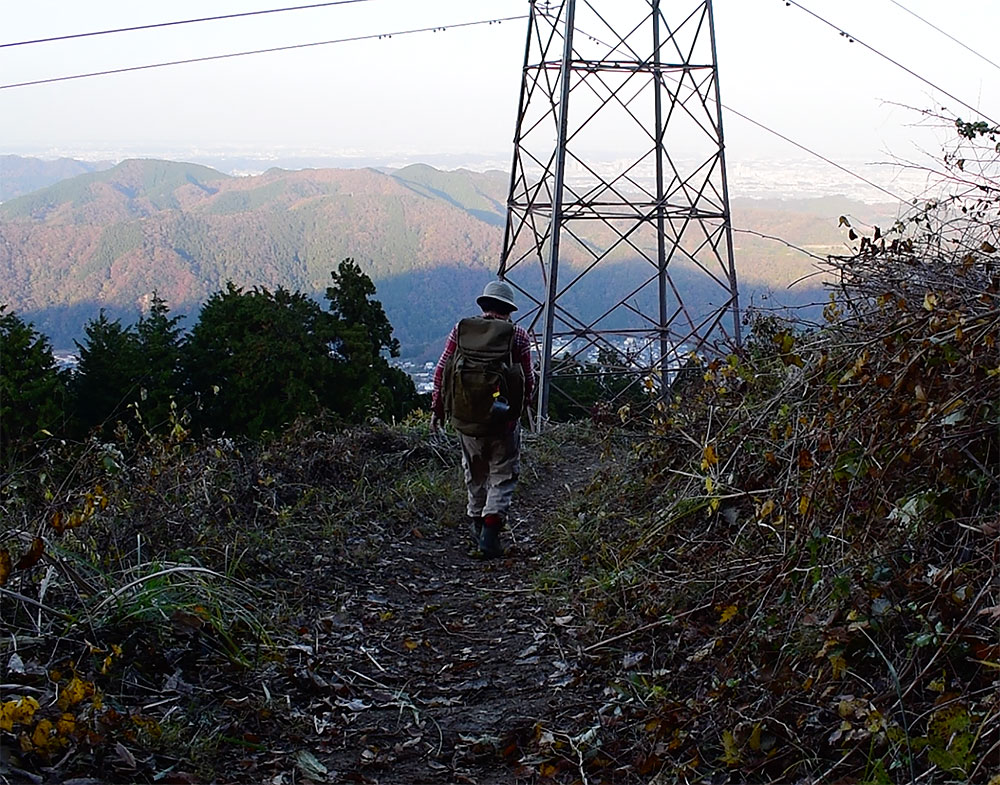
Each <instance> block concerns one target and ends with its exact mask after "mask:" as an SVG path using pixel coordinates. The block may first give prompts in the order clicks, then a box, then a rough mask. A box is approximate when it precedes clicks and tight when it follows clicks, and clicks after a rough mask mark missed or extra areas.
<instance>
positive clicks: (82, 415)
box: [71, 309, 144, 428]
mask: <svg viewBox="0 0 1000 785" xmlns="http://www.w3.org/2000/svg"><path fill="white" fill-rule="evenodd" d="M84 333H85V334H86V337H85V338H84V342H83V343H82V344H81V343H80V342H79V341H77V342H76V347H77V351H78V352H79V356H80V364H79V365H78V366H77V370H76V374H75V375H74V377H73V382H72V385H71V387H72V391H73V397H74V401H75V405H76V414H77V417H78V418H79V421H80V423H81V424H82V425H83V426H84V427H86V428H92V427H95V426H113V425H114V423H115V421H116V420H129V419H131V418H126V416H125V414H126V411H127V407H128V405H129V404H133V403H138V402H139V401H140V398H141V395H142V378H143V367H144V366H143V358H142V352H141V347H140V343H139V338H138V335H137V334H136V331H135V329H134V328H132V327H123V326H122V323H121V320H120V319H115V320H114V321H111V320H110V319H108V317H107V314H106V313H105V312H104V310H103V309H101V311H100V313H99V315H98V317H97V318H96V319H91V320H90V321H89V322H87V324H86V325H85V326H84Z"/></svg>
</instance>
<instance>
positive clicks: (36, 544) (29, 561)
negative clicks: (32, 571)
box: [16, 537, 45, 570]
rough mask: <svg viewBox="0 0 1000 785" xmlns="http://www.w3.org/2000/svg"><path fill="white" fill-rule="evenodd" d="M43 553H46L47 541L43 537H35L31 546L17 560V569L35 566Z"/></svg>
mask: <svg viewBox="0 0 1000 785" xmlns="http://www.w3.org/2000/svg"><path fill="white" fill-rule="evenodd" d="M43 553H45V541H44V540H43V539H42V538H41V537H35V539H34V540H32V541H31V547H30V548H29V549H28V550H26V551H25V552H24V554H23V555H22V556H21V558H20V559H18V560H17V567H16V569H18V570H27V569H28V568H29V567H34V566H35V565H36V564H37V563H38V560H39V559H41V558H42V554H43Z"/></svg>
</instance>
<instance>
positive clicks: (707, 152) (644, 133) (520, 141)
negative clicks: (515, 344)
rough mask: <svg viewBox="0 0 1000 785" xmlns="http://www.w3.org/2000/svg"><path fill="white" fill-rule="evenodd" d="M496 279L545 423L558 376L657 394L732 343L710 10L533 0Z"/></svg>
mask: <svg viewBox="0 0 1000 785" xmlns="http://www.w3.org/2000/svg"><path fill="white" fill-rule="evenodd" d="M499 274H500V277H501V278H504V279H506V280H507V281H508V282H510V283H511V284H512V285H513V286H514V287H515V288H516V289H517V290H518V291H520V292H521V294H522V295H523V296H524V298H525V299H526V300H527V302H528V306H527V308H525V309H524V315H523V316H522V319H521V320H522V322H523V323H525V325H526V326H527V327H528V328H529V330H530V332H531V333H532V334H533V335H534V336H535V341H536V349H537V352H538V357H539V369H540V377H541V378H540V385H539V396H538V408H537V414H538V417H537V420H536V422H537V423H538V424H539V425H541V424H542V423H544V422H545V421H546V420H547V418H548V413H549V403H550V397H551V396H552V395H553V394H555V395H560V394H562V393H560V388H559V382H560V379H565V378H567V374H572V375H573V376H574V378H580V377H581V376H587V375H592V376H598V377H601V378H604V376H605V375H606V374H607V373H608V372H609V371H610V372H612V373H614V374H616V375H619V376H620V377H622V378H624V379H627V382H626V383H625V384H624V385H622V384H619V385H616V388H615V394H616V395H618V396H621V395H623V394H624V393H628V392H629V391H631V393H632V394H633V395H634V394H635V392H636V391H637V388H639V387H642V388H647V389H649V390H650V391H654V392H655V391H657V390H658V391H661V392H662V391H665V390H666V389H667V388H668V387H669V383H670V379H671V378H672V376H673V374H674V373H675V372H676V371H677V369H678V368H679V367H680V365H681V364H682V363H683V362H685V361H686V358H688V357H689V356H690V355H691V354H692V353H694V354H712V353H720V352H723V351H726V350H727V349H729V348H731V347H732V346H734V345H738V344H739V342H740V320H739V296H738V289H737V281H736V269H735V264H734V259H733V240H732V223H731V218H730V209H729V193H728V184H727V181H726V168H725V143H724V136H723V130H722V107H721V99H720V97H719V77H718V65H717V57H716V42H715V27H714V17H713V10H712V2H711V0H670V2H661V0H548V2H546V1H545V0H531V8H530V13H529V20H528V31H527V39H526V42H525V55H524V69H523V73H522V80H521V92H520V100H519V106H518V114H517V121H516V129H515V136H514V155H513V163H512V166H511V178H510V189H509V192H508V200H507V221H506V227H505V231H504V243H503V252H502V256H501V262H500V269H499ZM562 395H563V396H564V397H566V398H571V396H570V395H569V394H568V393H566V394H562ZM570 402H572V401H570Z"/></svg>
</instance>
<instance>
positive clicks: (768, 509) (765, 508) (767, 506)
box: [757, 499, 777, 520]
mask: <svg viewBox="0 0 1000 785" xmlns="http://www.w3.org/2000/svg"><path fill="white" fill-rule="evenodd" d="M776 506H777V505H776V504H775V503H774V499H768V500H767V501H766V502H764V503H763V504H762V505H760V511H759V512H758V513H757V518H758V519H759V520H764V519H765V518H767V517H768V516H769V515H770V514H771V513H772V512H774V508H775V507H776Z"/></svg>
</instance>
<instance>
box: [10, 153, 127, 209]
mask: <svg viewBox="0 0 1000 785" xmlns="http://www.w3.org/2000/svg"><path fill="white" fill-rule="evenodd" d="M112 166H114V164H113V163H112V162H111V161H78V160H76V159H74V158H60V159H58V160H56V161H43V160H42V159H40V158H27V157H24V156H20V155H0V202H5V201H7V200H8V199H14V198H16V197H18V196H23V195H24V194H27V193H31V192H32V191H37V190H38V189H39V188H45V187H47V186H50V185H53V184H54V183H58V182H59V181H61V180H67V179H69V178H70V177H76V176H77V175H80V174H86V173H87V172H98V171H101V170H103V169H110V168H111V167H112Z"/></svg>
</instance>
